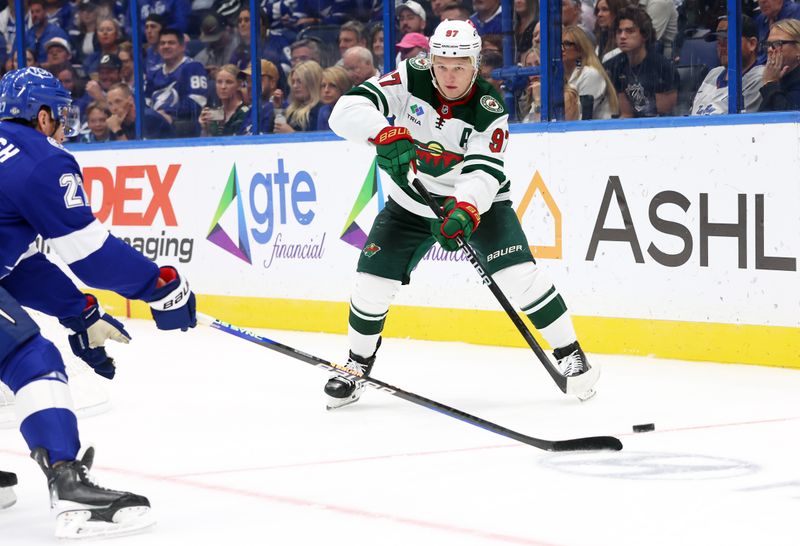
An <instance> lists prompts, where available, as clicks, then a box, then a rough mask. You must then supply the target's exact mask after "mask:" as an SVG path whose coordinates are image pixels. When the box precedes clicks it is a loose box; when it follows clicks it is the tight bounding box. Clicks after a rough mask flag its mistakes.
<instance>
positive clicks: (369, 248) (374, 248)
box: [364, 243, 381, 258]
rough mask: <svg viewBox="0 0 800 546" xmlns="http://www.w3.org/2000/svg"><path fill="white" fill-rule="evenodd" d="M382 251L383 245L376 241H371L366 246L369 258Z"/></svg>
mask: <svg viewBox="0 0 800 546" xmlns="http://www.w3.org/2000/svg"><path fill="white" fill-rule="evenodd" d="M380 251H381V247H379V246H378V245H376V244H375V243H370V244H368V245H367V246H365V247H364V256H366V257H367V258H372V257H373V256H374V255H375V254H377V253H378V252H380Z"/></svg>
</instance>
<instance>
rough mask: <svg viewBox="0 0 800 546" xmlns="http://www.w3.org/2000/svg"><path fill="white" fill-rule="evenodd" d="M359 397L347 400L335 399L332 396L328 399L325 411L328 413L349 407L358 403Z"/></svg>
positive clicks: (350, 397)
mask: <svg viewBox="0 0 800 546" xmlns="http://www.w3.org/2000/svg"><path fill="white" fill-rule="evenodd" d="M358 398H359V397H357V396H356V397H352V396H349V397H347V398H333V397H332V396H329V397H328V402H327V403H326V404H325V409H326V410H328V411H331V410H335V409H339V408H343V407H345V406H349V405H350V404H353V403H355V402H358Z"/></svg>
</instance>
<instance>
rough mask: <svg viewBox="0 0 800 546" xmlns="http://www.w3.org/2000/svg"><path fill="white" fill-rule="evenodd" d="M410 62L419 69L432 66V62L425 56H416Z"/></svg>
mask: <svg viewBox="0 0 800 546" xmlns="http://www.w3.org/2000/svg"><path fill="white" fill-rule="evenodd" d="M408 64H410V65H411V66H412V67H413V68H416V69H417V70H428V69H429V68H430V67H431V62H430V61H429V60H428V59H426V58H425V57H414V58H413V59H411V60H410V61H408Z"/></svg>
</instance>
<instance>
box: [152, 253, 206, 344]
mask: <svg viewBox="0 0 800 546" xmlns="http://www.w3.org/2000/svg"><path fill="white" fill-rule="evenodd" d="M148 303H149V304H150V311H151V312H152V313H153V320H155V321H156V327H158V329H159V330H177V329H178V328H180V329H181V330H182V331H184V332H185V331H186V330H188V329H189V328H194V327H195V326H197V304H196V303H195V297H194V292H192V291H191V290H189V283H188V282H186V279H185V278H184V277H181V276H180V275H178V271H177V270H176V269H175V268H174V267H170V266H164V267H162V268H161V269H160V270H159V275H158V284H157V288H156V289H155V291H154V292H153V295H152V296H151V297H150V301H149V302H148Z"/></svg>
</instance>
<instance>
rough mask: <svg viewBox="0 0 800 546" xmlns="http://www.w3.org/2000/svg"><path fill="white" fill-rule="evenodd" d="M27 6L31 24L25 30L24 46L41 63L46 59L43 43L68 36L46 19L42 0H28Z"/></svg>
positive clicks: (67, 38)
mask: <svg viewBox="0 0 800 546" xmlns="http://www.w3.org/2000/svg"><path fill="white" fill-rule="evenodd" d="M29 6H30V8H29V11H30V14H31V23H32V25H33V26H32V27H31V28H30V29H28V31H27V32H25V47H27V48H28V49H30V50H32V51H33V53H34V55H35V57H36V62H38V63H43V62H45V61H46V60H47V50H46V49H45V47H44V46H45V44H46V43H47V42H49V41H50V40H51V39H53V38H56V37H59V38H64V39H65V40H69V37H68V36H67V33H66V32H64V30H63V29H62V28H61V27H59V26H56V25H54V24H52V23H50V22H48V21H47V13H46V12H45V5H44V0H30V2H29Z"/></svg>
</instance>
